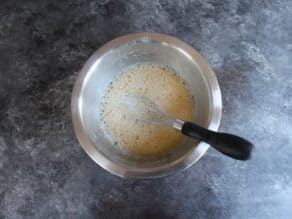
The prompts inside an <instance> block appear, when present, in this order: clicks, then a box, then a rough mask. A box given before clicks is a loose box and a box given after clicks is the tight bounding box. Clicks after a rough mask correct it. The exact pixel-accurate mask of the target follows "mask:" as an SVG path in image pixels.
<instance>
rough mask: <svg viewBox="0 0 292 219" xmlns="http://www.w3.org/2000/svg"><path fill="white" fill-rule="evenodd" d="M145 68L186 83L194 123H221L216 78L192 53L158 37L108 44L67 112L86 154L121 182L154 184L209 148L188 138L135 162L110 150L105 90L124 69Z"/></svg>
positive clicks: (89, 65)
mask: <svg viewBox="0 0 292 219" xmlns="http://www.w3.org/2000/svg"><path fill="white" fill-rule="evenodd" d="M143 62H147V63H149V62H150V63H157V64H160V65H165V66H168V67H170V68H172V69H174V70H175V71H176V72H177V73H178V74H180V76H181V77H182V78H183V79H185V80H186V82H187V83H188V86H189V87H190V89H191V92H192V94H193V96H194V98H195V109H196V110H195V114H196V115H195V120H194V122H196V123H198V124H200V125H201V126H204V127H207V128H209V129H211V130H215V131H216V130H217V129H218V127H219V124H220V119H221V108H222V102H221V92H220V88H219V85H218V82H217V79H216V76H215V74H214V72H213V71H212V69H211V68H210V67H209V65H208V64H207V63H206V62H205V60H204V59H203V58H202V57H201V56H200V55H199V53H198V52H196V51H195V50H194V49H193V48H192V47H190V46H189V45H187V44H186V43H184V42H182V41H180V40H178V39H176V38H174V37H171V36H168V35H164V34H159V33H134V34H129V35H125V36H122V37H119V38H117V39H114V40H112V41H110V42H109V43H107V44H105V45H104V46H103V47H101V48H100V49H98V50H97V51H96V52H95V53H94V54H93V55H92V56H91V57H90V59H89V60H88V61H87V62H86V63H85V65H84V66H83V68H82V70H81V72H80V75H79V77H78V78H77V80H76V83H75V85H74V89H73V94H72V103H71V108H72V120H73V125H74V129H75V133H76V135H77V138H78V139H79V142H80V144H81V145H82V147H83V148H84V150H85V151H86V152H87V154H88V155H89V156H90V157H91V158H92V159H93V160H94V161H95V162H96V163H97V164H99V165H100V166H101V167H103V168H104V169H106V170H108V171H109V172H111V173H113V174H115V175H118V176H121V177H131V178H154V177H159V176H164V175H168V174H171V173H175V172H178V171H181V170H184V169H186V168H188V167H190V166H191V165H192V164H193V163H195V162H196V161H197V160H199V159H200V157H202V156H203V154H204V153H205V152H206V151H207V149H208V147H209V145H207V144H206V143H203V142H196V141H193V140H191V139H188V138H186V139H185V140H184V141H183V143H182V145H179V146H178V147H177V149H176V150H174V151H172V152H171V153H168V154H165V155H164V156H162V157H159V158H151V159H150V158H149V159H141V160H137V159H132V158H131V157H129V156H127V155H125V154H123V153H121V152H120V151H119V150H118V149H117V148H116V147H114V146H113V145H112V142H111V140H110V139H109V138H108V137H107V135H106V134H105V133H104V129H103V125H102V123H101V121H100V112H99V110H100V109H99V104H100V103H101V101H102V97H103V96H104V94H105V91H106V88H107V86H108V85H109V83H110V82H111V81H112V80H113V78H114V77H115V76H116V75H117V74H119V73H120V72H121V70H122V69H124V68H126V67H128V66H130V65H133V64H136V63H143Z"/></svg>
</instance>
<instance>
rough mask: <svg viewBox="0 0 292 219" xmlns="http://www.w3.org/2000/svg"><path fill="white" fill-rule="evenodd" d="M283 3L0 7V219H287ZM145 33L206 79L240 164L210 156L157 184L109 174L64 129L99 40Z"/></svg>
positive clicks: (288, 49) (291, 175)
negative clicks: (196, 62)
mask: <svg viewBox="0 0 292 219" xmlns="http://www.w3.org/2000/svg"><path fill="white" fill-rule="evenodd" d="M291 11H292V1H289V0H276V1H274V0H273V1H253V0H250V1H238V0H237V1H234V0H230V1H219V0H216V1H212V0H209V1H205V0H201V1H195V0H183V1H164V0H159V1H154V0H153V1H143V0H138V1H135V0H131V1H120V0H118V1H114V0H113V1H105V0H104V1H86V0H72V1H67V2H65V1H60V0H58V1H49V0H47V1H46V0H43V1H35V2H33V1H28V0H25V1H21V0H19V1H15V0H2V1H1V3H0V54H1V56H0V218H291V216H292V165H291V160H292V150H291V147H292V133H291V132H292V98H291V96H292V87H291V84H292V64H291V62H292V38H291V36H292V15H291ZM137 31H157V32H162V33H167V34H171V35H174V36H177V37H179V38H181V39H182V40H184V41H186V42H188V43H189V44H191V45H192V46H193V47H194V48H196V49H197V50H198V51H199V52H200V53H201V54H202V55H203V56H204V57H205V58H206V59H207V60H208V61H209V63H210V64H211V66H212V67H213V68H214V71H215V72H216V73H217V76H218V80H219V83H220V85H221V89H222V94H223V103H224V110H223V118H222V125H221V130H222V131H229V132H234V133H238V134H240V135H242V136H244V137H246V138H248V139H250V140H251V141H252V142H254V144H255V145H256V150H255V153H254V157H253V159H252V160H251V161H249V162H238V161H234V160H231V159H228V158H226V157H223V156H221V155H220V154H218V153H217V152H216V151H214V150H213V149H210V150H209V151H208V152H207V154H206V155H205V156H204V157H203V158H202V159H201V160H200V161H199V162H198V163H196V164H195V165H194V166H192V167H191V168H189V169H188V170H187V171H185V172H182V173H179V174H176V175H173V176H169V177H166V178H162V179H157V180H145V181H135V180H127V179H121V178H118V177H115V176H112V175H110V174H108V173H107V172H105V171H104V170H102V169H101V168H100V167H98V166H97V165H96V164H95V163H94V162H93V161H92V160H90V158H89V157H88V156H87V155H86V154H85V152H84V151H83V150H82V148H81V147H80V146H79V144H78V142H77V140H76V138H75V136H74V133H73V129H72V124H71V119H70V95H71V90H72V86H73V83H74V80H75V78H76V76H77V75H78V70H79V69H80V68H81V66H82V65H83V63H84V62H85V61H86V59H87V58H88V57H89V56H90V54H92V53H93V52H94V51H95V50H96V49H97V48H98V47H99V46H101V45H102V44H103V43H105V42H107V41H108V40H110V39H112V38H114V37H117V36H120V35H123V34H126V33H129V32H137Z"/></svg>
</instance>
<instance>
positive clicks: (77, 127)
mask: <svg viewBox="0 0 292 219" xmlns="http://www.w3.org/2000/svg"><path fill="white" fill-rule="evenodd" d="M141 38H142V39H143V38H146V39H150V40H153V41H156V42H158V43H162V44H167V45H169V46H172V47H175V48H176V49H178V50H179V51H180V52H183V53H184V54H185V55H186V56H188V57H189V58H191V59H193V60H194V61H195V62H196V63H197V65H198V67H199V69H200V72H201V74H203V75H204V77H205V79H206V82H207V84H208V86H209V92H210V100H211V113H210V116H209V122H208V125H207V128H208V129H211V130H213V131H217V130H218V128H219V125H220V121H221V115H222V97H221V91H220V87H219V84H218V81H217V78H216V75H215V73H214V72H213V70H212V68H211V67H210V66H209V65H208V63H207V62H206V61H205V60H204V58H203V57H202V56H201V55H200V54H199V53H198V52H197V51H196V50H195V49H194V48H192V47H191V46H190V45H188V44H187V43H185V42H183V41H181V40H179V39H177V38H175V37H173V36H169V35H165V34H161V33H155V32H139V33H131V34H127V35H123V36H120V37H118V38H115V39H113V40H111V41H109V42H108V43H106V44H105V45H103V46H102V47H100V48H99V49H98V50H96V51H95V52H94V53H93V54H92V55H91V57H90V58H89V59H88V60H87V61H86V63H85V64H84V66H83V67H82V69H81V71H80V73H79V76H78V77H77V79H76V81H75V84H74V87H73V91H72V97H71V116H72V122H73V127H74V131H75V134H76V136H77V139H78V140H79V143H80V144H81V146H82V147H83V149H84V150H85V151H86V153H87V154H88V156H89V157H90V158H91V159H92V160H94V161H95V162H96V163H97V164H98V165H99V166H101V167H102V168H104V169H105V170H107V171H109V172H110V173H112V174H114V175H117V176H120V177H127V178H157V177H162V176H166V175H169V174H172V173H176V172H180V171H182V170H185V169H187V168H189V167H190V166H191V165H193V164H194V163H195V162H197V161H198V160H199V159H200V158H201V157H202V156H203V155H204V154H205V153H206V151H207V150H208V148H209V145H208V144H206V143H204V142H199V143H198V144H197V145H196V148H195V147H194V150H191V151H190V152H188V153H187V154H185V155H184V156H182V157H181V158H180V159H178V160H176V161H175V162H173V163H170V164H167V165H162V166H159V167H155V168H137V167H130V166H121V165H117V164H116V163H114V162H112V161H111V160H109V159H108V158H107V157H106V156H104V155H103V154H102V153H100V152H99V151H98V150H97V149H96V147H95V146H94V144H93V143H92V142H91V140H90V138H89V136H88V135H87V134H86V132H85V130H84V127H83V122H82V116H81V110H80V98H81V93H82V90H83V85H84V82H85V80H86V76H87V73H88V72H89V71H90V68H91V67H92V66H93V64H94V63H95V62H96V61H97V60H98V59H99V58H100V57H101V56H103V55H104V54H105V53H106V52H108V51H110V50H111V49H114V48H116V47H118V46H121V45H123V44H125V43H128V42H131V41H135V40H139V39H141Z"/></svg>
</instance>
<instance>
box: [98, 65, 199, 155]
mask: <svg viewBox="0 0 292 219" xmlns="http://www.w3.org/2000/svg"><path fill="white" fill-rule="evenodd" d="M123 96H146V97H148V98H149V99H151V100H152V101H154V102H155V103H156V104H157V105H158V106H159V107H161V108H162V109H164V110H165V111H166V112H168V113H169V114H171V115H172V116H173V117H175V118H179V119H182V120H189V121H190V120H193V116H194V99H193V97H192V95H191V93H190V91H189V89H188V87H187V85H186V82H185V81H183V80H182V79H181V78H180V77H179V76H178V75H177V74H176V72H175V71H174V70H172V69H170V68H166V67H163V66H159V65H154V64H137V65H134V66H131V67H130V68H128V69H126V70H125V71H124V72H122V73H121V74H120V75H119V76H118V77H117V78H116V79H115V80H114V81H113V82H112V83H111V85H110V86H109V87H108V89H107V92H106V95H105V98H104V101H103V103H102V110H101V112H102V114H101V118H102V121H103V122H104V125H105V127H106V131H107V132H108V134H109V135H110V136H111V137H112V138H113V140H114V144H115V145H116V146H117V147H119V148H120V149H121V150H122V151H123V152H125V153H127V154H130V155H139V156H141V155H142V156H145V155H161V154H163V153H165V152H168V151H170V150H172V149H173V148H175V147H176V146H177V145H178V144H179V143H180V142H181V141H182V138H183V136H182V134H181V133H180V132H178V131H176V130H174V129H172V128H169V127H163V126H157V125H150V124H145V123H142V122H137V121H135V120H133V118H132V117H130V116H129V114H128V112H127V111H125V109H123V108H121V107H119V100H120V99H121V98H122V97H123Z"/></svg>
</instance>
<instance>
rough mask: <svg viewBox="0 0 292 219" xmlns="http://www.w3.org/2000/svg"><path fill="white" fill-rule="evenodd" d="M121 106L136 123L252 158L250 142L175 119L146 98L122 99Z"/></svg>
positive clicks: (131, 97)
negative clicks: (152, 125)
mask: <svg viewBox="0 0 292 219" xmlns="http://www.w3.org/2000/svg"><path fill="white" fill-rule="evenodd" d="M119 105H120V106H121V107H123V108H124V109H125V110H127V111H128V114H129V115H130V117H131V118H132V119H135V120H136V121H141V122H143V123H148V124H156V125H161V126H168V127H172V128H174V129H176V130H178V131H180V132H181V133H182V134H184V135H186V136H189V137H191V138H195V139H197V140H199V141H204V142H206V143H208V144H209V145H211V146H212V147H214V148H215V149H217V150H218V151H219V152H221V153H223V154H225V155H227V156H229V157H232V158H234V159H238V160H248V159H249V158H250V156H251V152H252V148H253V145H252V143H250V142H249V141H247V140H245V139H243V138H241V137H239V136H236V135H232V134H227V133H220V132H214V131H211V130H208V129H206V128H203V127H201V126H199V125H197V124H194V123H192V122H188V121H183V120H180V119H177V118H173V117H172V116H171V115H169V114H168V113H167V112H165V111H164V110H163V109H161V108H160V107H159V106H158V105H157V104H155V103H154V102H153V101H152V100H150V99H149V98H147V97H145V96H125V97H123V98H121V100H120V102H119Z"/></svg>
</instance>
